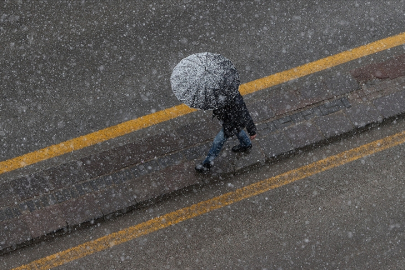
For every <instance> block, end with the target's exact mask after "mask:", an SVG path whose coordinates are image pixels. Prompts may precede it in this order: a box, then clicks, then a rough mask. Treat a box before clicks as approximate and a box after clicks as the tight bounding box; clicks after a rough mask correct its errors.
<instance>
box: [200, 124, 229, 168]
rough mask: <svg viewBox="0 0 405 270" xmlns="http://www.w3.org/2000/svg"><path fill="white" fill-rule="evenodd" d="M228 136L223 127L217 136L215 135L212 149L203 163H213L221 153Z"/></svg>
mask: <svg viewBox="0 0 405 270" xmlns="http://www.w3.org/2000/svg"><path fill="white" fill-rule="evenodd" d="M227 139H228V138H227V137H226V136H225V133H224V130H223V129H221V130H220V131H219V132H218V134H217V136H215V139H214V141H213V143H212V146H211V149H210V151H209V152H208V155H207V157H206V158H205V160H204V161H203V164H205V163H211V162H212V161H214V159H215V158H216V157H217V156H218V155H219V153H220V152H221V149H222V147H223V146H224V144H225V142H226V140H227Z"/></svg>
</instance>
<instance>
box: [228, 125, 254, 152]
mask: <svg viewBox="0 0 405 270" xmlns="http://www.w3.org/2000/svg"><path fill="white" fill-rule="evenodd" d="M237 137H238V140H239V145H235V146H234V147H232V151H233V152H245V151H246V150H248V149H250V148H252V142H251V141H250V138H249V136H248V135H247V134H246V132H245V131H244V130H243V129H242V130H241V131H240V132H239V133H238V134H237Z"/></svg>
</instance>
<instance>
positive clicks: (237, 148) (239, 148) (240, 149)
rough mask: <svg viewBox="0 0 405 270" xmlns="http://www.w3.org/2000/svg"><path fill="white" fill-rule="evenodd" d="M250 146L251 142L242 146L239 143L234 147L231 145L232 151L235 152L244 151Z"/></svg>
mask: <svg viewBox="0 0 405 270" xmlns="http://www.w3.org/2000/svg"><path fill="white" fill-rule="evenodd" d="M250 148H252V144H250V145H248V146H242V145H240V144H239V145H235V146H234V147H232V152H235V153H239V152H246V151H247V150H249V149H250Z"/></svg>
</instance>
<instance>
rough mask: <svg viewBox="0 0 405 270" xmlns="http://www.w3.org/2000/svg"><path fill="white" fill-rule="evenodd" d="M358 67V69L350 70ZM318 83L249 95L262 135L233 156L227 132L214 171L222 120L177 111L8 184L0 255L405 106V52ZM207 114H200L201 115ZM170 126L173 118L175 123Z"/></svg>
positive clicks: (1, 210) (375, 121)
mask: <svg viewBox="0 0 405 270" xmlns="http://www.w3.org/2000/svg"><path fill="white" fill-rule="evenodd" d="M350 74H351V75H350ZM350 74H334V76H333V77H332V76H331V77H330V78H322V79H320V80H318V81H317V82H316V83H313V84H304V85H300V86H299V87H289V88H287V89H284V88H272V90H271V91H267V92H266V94H261V95H260V96H261V97H260V98H252V99H249V100H246V103H247V106H248V108H249V109H250V112H251V114H252V117H253V119H255V122H256V123H257V130H258V134H259V136H258V140H257V141H256V142H255V146H254V147H253V149H252V150H251V151H249V153H247V154H243V153H242V154H234V153H231V151H230V145H231V144H232V143H236V141H235V140H234V139H233V140H229V142H227V143H226V146H225V147H224V150H223V151H222V152H221V155H220V156H219V157H218V158H217V160H216V162H215V166H214V168H213V169H212V170H211V171H210V173H208V174H205V175H201V174H197V173H196V172H195V171H194V165H195V164H196V162H198V161H199V160H201V159H202V158H203V155H204V154H205V153H206V152H207V151H208V149H209V147H210V145H211V141H212V139H213V138H214V137H215V135H216V133H217V132H218V130H219V128H220V126H219V125H218V124H217V123H215V122H213V121H211V119H210V117H207V116H203V115H202V114H201V113H200V112H196V113H193V114H194V115H192V116H190V117H191V118H193V119H196V118H197V119H201V121H199V122H197V121H191V122H189V123H186V124H184V123H182V121H181V120H179V119H176V120H175V121H174V123H173V124H172V125H171V126H172V127H173V128H172V129H169V132H167V131H166V132H163V133H160V134H156V135H153V136H149V137H146V138H144V139H142V140H138V141H135V142H131V143H128V144H126V145H123V146H120V147H116V148H114V149H111V150H108V151H104V152H101V153H95V154H93V155H90V156H87V157H84V158H81V159H79V160H74V161H70V162H68V163H65V164H60V165H59V166H56V167H52V168H48V169H46V170H43V171H40V172H37V173H34V174H31V175H27V176H24V177H21V178H18V179H14V180H13V181H11V182H8V183H3V184H1V185H0V253H6V252H8V251H11V250H14V249H16V248H19V247H21V246H24V245H29V244H32V243H34V242H37V241H40V240H42V239H44V238H46V237H47V236H50V235H51V236H52V235H54V234H58V233H64V232H66V231H69V230H70V229H72V228H75V227H77V226H81V225H83V224H85V223H89V222H90V223H91V222H93V221H95V220H98V219H102V218H109V217H111V216H115V215H119V214H121V213H125V212H127V211H129V210H131V209H135V208H138V207H141V206H144V205H148V204H150V203H153V202H156V201H158V200H160V199H162V198H165V197H167V196H171V195H173V194H175V193H176V192H180V191H182V190H184V189H187V188H190V187H194V186H198V185H204V184H207V183H209V182H212V181H219V180H221V179H223V178H224V177H228V176H230V175H233V174H237V173H242V172H245V171H248V170H250V169H252V168H254V167H257V166H262V165H263V164H266V163H271V162H275V161H277V160H278V159H280V158H283V157H284V158H285V157H288V156H290V155H291V154H293V153H296V152H297V151H300V150H303V149H308V148H311V147H314V146H317V145H321V144H324V143H327V142H330V141H331V140H335V139H337V138H340V137H342V136H346V135H348V134H352V133H355V132H361V131H363V130H365V129H367V128H368V127H370V126H373V125H379V124H381V123H383V122H386V121H387V120H390V119H393V118H396V117H400V116H402V115H404V114H405V55H403V56H399V57H395V58H392V59H389V60H388V61H385V62H383V63H379V64H372V65H368V66H365V67H361V68H359V69H355V70H352V71H351V72H350ZM200 116H201V117H200ZM169 126H170V125H169Z"/></svg>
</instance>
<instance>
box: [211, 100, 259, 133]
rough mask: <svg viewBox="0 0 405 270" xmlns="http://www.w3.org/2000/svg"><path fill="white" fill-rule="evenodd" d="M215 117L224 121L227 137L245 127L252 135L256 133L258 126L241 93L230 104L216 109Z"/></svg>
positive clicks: (223, 125)
mask: <svg viewBox="0 0 405 270" xmlns="http://www.w3.org/2000/svg"><path fill="white" fill-rule="evenodd" d="M213 117H217V118H218V119H219V120H220V121H222V127H223V129H224V133H225V136H226V137H232V136H234V135H237V134H238V133H239V132H240V131H241V130H242V129H244V128H245V127H246V130H247V131H248V133H249V135H250V136H253V135H255V134H256V126H255V124H254V122H253V119H252V117H251V116H250V114H249V111H248V109H247V107H246V104H245V102H244V101H243V97H242V95H241V94H238V95H237V96H236V97H235V98H234V99H233V101H231V102H229V104H228V105H226V106H224V107H222V108H220V109H216V110H214V112H213Z"/></svg>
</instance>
